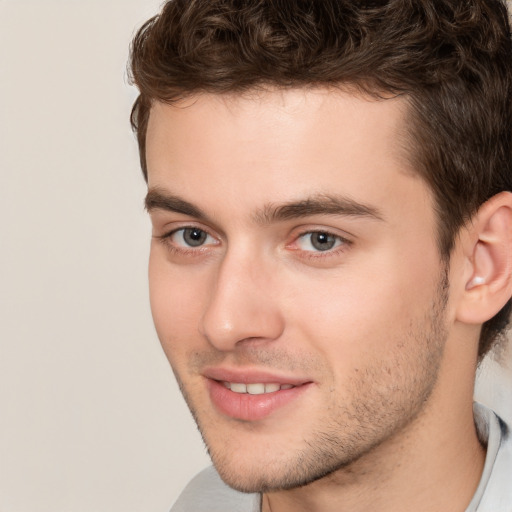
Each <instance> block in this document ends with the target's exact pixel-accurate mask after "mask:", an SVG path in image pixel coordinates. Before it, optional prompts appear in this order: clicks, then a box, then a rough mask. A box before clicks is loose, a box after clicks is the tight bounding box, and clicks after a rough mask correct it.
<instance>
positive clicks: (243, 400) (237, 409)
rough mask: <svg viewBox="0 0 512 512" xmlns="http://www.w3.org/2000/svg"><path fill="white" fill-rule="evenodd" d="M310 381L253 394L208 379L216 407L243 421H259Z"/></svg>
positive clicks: (300, 392)
mask: <svg viewBox="0 0 512 512" xmlns="http://www.w3.org/2000/svg"><path fill="white" fill-rule="evenodd" d="M309 386H310V383H307V384H302V385H301V386H296V387H293V388H290V389H282V390H279V391H275V392H273V393H264V394H261V395H251V394H249V393H234V392H233V391H231V390H230V389H228V388H226V386H224V384H222V383H221V382H218V381H216V380H212V379H208V391H209V393H210V398H211V401H212V402H213V404H214V405H215V407H216V408H217V409H218V410H219V411H220V412H221V413H223V414H225V415H226V416H229V417H231V418H234V419H237V420H243V421H258V420H262V419H264V418H266V417H267V416H270V415H271V414H272V413H273V412H274V411H276V410H278V409H281V408H282V407H285V406H286V405H288V404H289V403H290V402H292V401H294V400H295V399H297V398H298V397H299V396H300V395H302V393H304V392H305V391H306V389H307V388H309Z"/></svg>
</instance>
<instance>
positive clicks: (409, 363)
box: [175, 269, 448, 493]
mask: <svg viewBox="0 0 512 512" xmlns="http://www.w3.org/2000/svg"><path fill="white" fill-rule="evenodd" d="M447 296H448V280H447V269H444V272H443V278H442V279H441V280H440V284H439V287H438V293H437V294H436V296H435V297H434V300H433V304H432V307H431V308H430V311H428V312H427V314H426V315H425V318H424V319H423V320H422V321H418V322H417V323H416V325H411V326H410V328H409V329H408V330H407V331H406V332H405V333H404V335H403V337H402V339H401V340H400V342H399V343H395V344H394V346H395V347H402V348H403V350H401V351H397V353H395V354H393V356H392V357H391V358H389V359H387V360H386V361H382V360H381V359H380V360H379V359H377V358H376V359H375V360H374V361H372V362H370V363H369V364H368V366H367V367H366V368H365V369H364V370H363V371H360V372H359V377H358V378H357V379H352V381H351V382H349V383H348V385H347V389H349V390H350V393H349V395H350V396H351V397H352V399H351V400H350V401H349V402H345V403H338V402H336V400H333V401H332V403H329V407H327V408H326V409H328V410H329V411H331V412H329V414H327V413H326V415H325V416H324V417H321V418H319V419H318V421H317V422H316V424H317V425H318V427H317V428H316V429H315V430H314V431H313V432H310V433H309V434H306V435H305V436H304V437H303V438H302V441H301V446H300V447H297V449H296V450H295V451H293V450H290V451H289V452H287V453H286V457H284V458H283V457H281V458H278V459H275V458H273V454H272V453H268V460H267V461H266V463H265V464H261V463H259V462H257V463H255V464H254V467H250V468H247V467H245V466H247V465H246V464H239V463H238V461H240V457H244V454H243V453H240V454H237V453H232V450H229V449H227V446H229V442H230V440H229V439H225V442H224V443H219V442H218V441H217V442H210V437H211V436H210V435H209V431H210V428H214V427H212V426H211V425H208V424H207V421H204V422H203V419H202V417H201V414H199V412H198V410H197V408H196V407H195V405H194V402H193V400H192V399H191V396H190V394H189V393H188V392H187V389H186V387H185V386H184V385H183V383H182V381H181V379H180V377H179V375H178V374H177V372H175V375H176V378H177V380H178V383H179V385H180V389H181V391H182V393H183V396H184V398H185V400H186V402H187V404H188V406H189V409H190V411H191V413H192V415H193V417H194V420H195V421H196V424H197V426H198V429H199V431H200V433H201V436H202V438H203V441H204V443H205V445H206V447H207V450H208V453H209V455H210V457H211V459H212V462H213V464H214V466H215V468H216V469H217V471H218V473H219V475H220V476H221V478H222V479H223V480H224V482H225V483H226V484H228V485H229V486H231V487H232V488H234V489H236V490H239V491H242V492H260V493H266V492H274V491H280V490H287V489H293V488H297V487H302V486H305V485H308V484H310V483H312V482H315V481H317V480H319V479H322V478H324V477H327V476H328V475H332V474H334V473H336V472H346V473H347V474H351V473H353V467H354V466H355V465H356V464H358V463H359V462H360V461H361V460H364V458H365V457H368V456H369V455H370V454H371V453H372V452H374V451H375V450H376V449H377V448H378V447H380V446H382V445H383V444H384V443H386V442H388V441H390V440H391V439H392V438H396V437H397V436H399V435H400V434H401V433H403V432H404V431H405V430H406V429H407V427H408V426H409V425H411V424H412V423H413V422H414V421H415V420H417V419H418V418H419V417H420V416H421V414H422V412H424V410H425V408H426V407H427V404H428V400H429V397H430V396H431V394H432V391H433V390H434V388H435V385H436V382H437V377H438V373H439V368H440V363H441V360H442V356H443V350H444V345H445V342H446V338H447V327H446V323H445V315H444V313H445V308H446V303H447ZM334 411H335V412H334ZM241 467H245V470H244V471H241V470H240V468H241ZM350 479H353V475H351V476H350Z"/></svg>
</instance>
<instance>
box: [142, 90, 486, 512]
mask: <svg viewBox="0 0 512 512" xmlns="http://www.w3.org/2000/svg"><path fill="white" fill-rule="evenodd" d="M406 109H407V104H406V103H405V100H404V99H388V100H385V101H382V100H381V101H375V100H370V99H367V98H363V97H360V96H355V95H353V94H350V93H349V92H341V91H337V92H334V91H327V90H323V89H315V90H307V91H304V90H287V91H275V90H274V91H272V90H269V91H266V92H259V93H254V94H252V95H247V96H222V97H221V96H216V95H208V94H205V95H200V96H196V97H192V98H189V99H187V100H184V101H182V102H181V103H180V104H178V105H174V106H169V105H163V104H159V103H156V104H155V105H154V107H153V108H152V111H151V115H150V120H149V126H148V133H147V163H148V170H149V182H148V186H149V195H148V210H149V212H150V215H151V220H152V224H153V239H152V243H151V256H150V268H149V278H150V297H151V307H152V312H153V317H154V321H155V325H156V329H157V332H158V335H159V338H160V341H161V343H162V346H163V348H164V351H165V353H166V355H167V357H168V359H169V361H170V363H171V366H172V368H173V371H174V373H175V375H176V377H177V379H178V381H179V383H180V386H181V389H182V391H183V393H184V396H185V399H186V400H187V403H188V405H189V407H190V409H191V411H192V413H193V415H194V417H195V418H196V421H197V422H198V425H199V427H200V430H201V432H202V435H203V438H204V440H205V443H206V445H207V447H208V449H209V452H210V454H211V456H212V459H213V462H214V464H215V466H216V468H217V470H218V471H219V473H220V475H221V476H222V478H223V479H224V480H225V481H226V482H227V483H228V484H229V485H231V486H233V487H235V488H237V489H240V490H244V491H252V492H254V491H257V492H264V493H265V495H264V499H263V510H264V511H266V510H272V511H273V512H276V511H279V512H284V511H288V510H290V511H292V510H293V511H300V510H308V511H316V510H318V511H320V510H321V511H323V512H326V511H327V512H328V511H330V510H333V511H334V510H336V511H342V510H350V511H358V510H360V511H362V510H372V511H374V510H379V511H384V512H385V511H393V512H397V511H401V510H404V511H405V510H408V511H410V510H415V511H422V510H429V511H437V510H444V511H447V510H450V511H459V510H460V511H463V510H465V508H466V506H467V505H468V504H469V502H470V500H471V497H472V495H473V493H474V491H475V489H476V487H477V485H478V481H479V478H480V474H481V471H482V467H483V461H484V456H485V453H484V449H483V448H482V446H481V445H480V443H479V442H478V439H477V436H476V432H475V428H474V424H473V417H472V393H473V381H474V372H475V367H476V352H477V341H478V334H479V325H476V324H474V325H472V324H471V323H468V322H466V323H464V322H460V321H458V316H457V315H458V311H459V310H460V304H461V301H462V300H463V298H464V297H465V295H464V294H465V290H466V283H467V280H468V278H469V276H470V274H471V270H468V265H467V264H466V261H467V260H468V258H467V254H466V252H467V251H466V252H465V247H466V246H467V245H468V244H467V241H468V239H470V238H471V237H470V236H469V235H467V236H466V235H461V237H460V238H459V239H458V241H457V243H456V247H455V250H454V252H453V254H452V255H451V264H450V266H449V269H448V268H447V265H446V263H445V262H444V261H443V259H442V258H441V257H440V255H439V252H438V249H437V245H436V241H435V240H436V238H435V237H436V222H437V221H436V218H435V214H434V209H433V201H432V197H431V194H430V191H429V189H428V187H427V186H426V184H425V183H424V182H423V181H422V180H421V179H420V178H419V177H417V176H416V175H415V174H414V172H413V170H412V169H410V167H409V165H408V163H407V162H408V161H407V158H406V155H405V154H404V153H403V150H402V149H400V148H402V147H403V145H404V144H403V143H402V142H401V141H402V139H401V134H402V133H403V130H404V127H406V121H405V114H406ZM327 198H329V200H327ZM340 198H344V203H343V204H342V205H341V206H343V208H342V209H341V210H340V209H339V206H340V205H339V204H338V203H337V205H336V208H337V209H338V210H337V211H336V212H335V211H334V210H335V209H336V208H334V207H333V201H334V199H335V200H336V201H338V200H339V199H340ZM306 200H309V201H310V203H309V204H311V201H313V202H315V208H314V209H311V208H310V209H309V210H308V209H307V208H305V207H304V201H306ZM290 203H294V204H295V206H294V208H288V210H287V211H288V214H286V215H284V214H282V211H283V209H282V208H281V209H280V207H282V205H287V204H290ZM296 203H299V204H298V205H297V204H296ZM184 205H185V206H184ZM280 211H281V215H279V214H278V212H280ZM291 211H293V212H294V213H289V212H291ZM185 228H196V229H198V230H199V231H198V232H197V233H201V234H202V233H204V235H203V238H204V240H202V241H201V244H200V245H198V246H193V247H191V246H190V245H189V244H188V243H187V240H186V239H184V238H183V233H184V232H183V229H185ZM319 232H320V233H328V234H330V235H331V236H332V237H333V238H330V239H329V240H331V241H332V242H333V244H334V246H333V247H332V248H330V249H329V250H322V251H320V250H318V249H317V247H316V246H315V245H313V243H312V236H313V235H312V233H319ZM188 233H190V231H189V232H188ZM197 233H196V234H197ZM315 236H317V235H315ZM464 244H466V245H464ZM448 282H449V286H448ZM212 367H214V368H222V369H228V370H232V371H235V372H241V373H244V372H246V373H247V374H248V375H250V374H251V372H253V373H254V372H261V371H263V372H270V373H271V374H272V375H277V376H282V377H283V378H284V377H286V378H295V379H298V380H300V381H301V382H302V381H304V382H307V386H305V387H304V391H303V392H302V393H301V394H300V395H299V396H297V397H296V398H295V399H294V400H293V401H292V402H290V403H289V404H287V405H284V406H283V407H280V408H278V409H277V410H275V411H274V412H272V413H271V414H269V415H268V416H266V417H264V418H262V419H258V420H254V421H250V420H241V419H237V418H232V417H230V416H228V415H226V414H225V413H223V412H222V411H220V410H219V408H218V407H216V406H215V404H214V403H212V399H211V396H210V394H209V391H208V389H209V388H208V380H209V379H208V378H207V377H206V376H205V373H208V369H210V368H212ZM404 484H405V485H404Z"/></svg>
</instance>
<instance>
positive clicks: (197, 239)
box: [168, 227, 216, 248]
mask: <svg viewBox="0 0 512 512" xmlns="http://www.w3.org/2000/svg"><path fill="white" fill-rule="evenodd" d="M168 238H169V240H170V241H171V242H173V243H174V244H175V245H177V246H179V247H186V248H189V247H201V246H203V245H206V244H215V243H216V240H215V238H213V237H212V236H211V235H209V234H208V233H207V232H206V231H203V230H202V229H199V228H195V227H190V228H181V229H177V230H176V231H173V232H172V233H171V234H170V235H169V236H168Z"/></svg>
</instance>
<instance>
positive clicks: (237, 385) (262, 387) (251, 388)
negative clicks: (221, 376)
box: [222, 381, 295, 395]
mask: <svg viewBox="0 0 512 512" xmlns="http://www.w3.org/2000/svg"><path fill="white" fill-rule="evenodd" d="M222 384H223V386H224V387H226V388H227V389H229V390H231V391H233V393H242V394H243V393H247V394H249V395H264V394H267V393H275V392H276V391H281V390H286V389H292V388H293V387H295V386H293V385H292V384H276V383H268V384H267V383H262V382H258V383H251V384H244V383H242V382H226V381H224V382H222Z"/></svg>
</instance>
